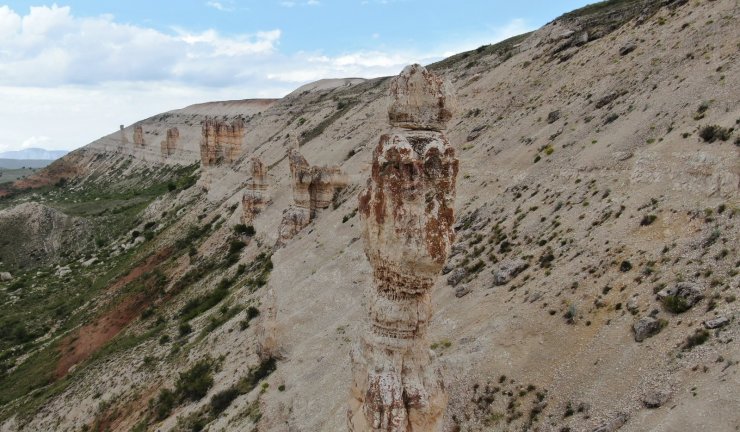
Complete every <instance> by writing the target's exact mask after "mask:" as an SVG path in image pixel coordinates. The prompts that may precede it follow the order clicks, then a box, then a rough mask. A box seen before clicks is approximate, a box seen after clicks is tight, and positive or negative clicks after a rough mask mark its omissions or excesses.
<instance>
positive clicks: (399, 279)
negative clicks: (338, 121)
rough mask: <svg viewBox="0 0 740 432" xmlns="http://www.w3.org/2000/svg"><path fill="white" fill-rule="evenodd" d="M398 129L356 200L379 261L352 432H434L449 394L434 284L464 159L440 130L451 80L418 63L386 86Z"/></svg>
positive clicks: (374, 260) (372, 256) (356, 369)
mask: <svg viewBox="0 0 740 432" xmlns="http://www.w3.org/2000/svg"><path fill="white" fill-rule="evenodd" d="M390 95H391V104H390V106H389V108H388V117H389V120H390V123H391V125H392V126H393V130H392V132H391V133H390V134H386V135H383V136H381V137H380V141H379V143H378V145H377V147H376V148H375V151H374V152H373V161H372V169H371V177H370V179H369V180H368V182H367V188H366V189H365V191H363V193H361V195H360V198H359V201H360V203H359V210H360V216H361V218H362V221H363V228H362V237H363V240H364V243H365V254H366V255H367V257H368V260H369V261H370V265H371V266H372V268H373V284H372V286H371V287H370V288H369V290H368V292H367V294H366V295H367V314H368V323H367V329H366V331H365V335H364V337H363V338H362V339H361V341H360V342H359V343H358V344H357V346H356V347H355V348H354V349H353V352H352V374H353V383H352V388H351V392H350V401H349V410H348V425H349V430H350V431H352V432H370V431H372V432H430V431H438V430H440V429H441V427H442V418H443V415H444V412H445V408H446V405H447V395H446V393H445V389H444V384H443V382H442V378H441V374H440V372H439V371H438V369H436V368H435V367H434V365H433V364H432V356H431V353H430V351H429V348H428V347H429V343H428V341H427V340H426V333H427V326H428V324H429V321H430V318H431V316H432V302H431V289H432V286H433V284H434V281H435V279H436V278H437V276H438V274H439V273H440V270H441V269H442V266H443V265H444V262H445V260H446V259H447V255H448V254H449V250H450V247H451V244H452V242H453V241H454V237H455V233H454V229H453V225H454V220H455V216H454V210H453V204H454V199H455V180H456V178H457V171H458V160H457V159H456V158H455V150H454V149H453V148H452V146H450V144H449V142H448V141H447V138H446V137H445V135H444V133H443V132H442V131H443V130H444V128H445V126H446V124H447V122H448V121H449V120H450V118H451V117H452V112H453V110H454V108H455V102H454V99H453V96H452V92H451V86H450V84H449V83H447V82H446V81H443V80H442V79H440V78H439V77H437V76H435V75H434V74H432V73H430V72H428V71H427V70H426V69H424V68H423V67H422V66H419V65H413V66H409V67H407V68H406V69H404V70H403V71H402V72H401V74H400V75H399V76H398V77H396V78H394V79H393V81H392V83H391V86H390Z"/></svg>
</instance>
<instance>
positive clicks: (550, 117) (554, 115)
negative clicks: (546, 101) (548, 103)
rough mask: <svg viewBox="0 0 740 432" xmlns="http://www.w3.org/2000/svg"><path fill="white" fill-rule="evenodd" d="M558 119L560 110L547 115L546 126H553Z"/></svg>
mask: <svg viewBox="0 0 740 432" xmlns="http://www.w3.org/2000/svg"><path fill="white" fill-rule="evenodd" d="M558 119H560V110H555V111H551V112H550V114H548V115H547V124H553V123H555V122H556V121H558Z"/></svg>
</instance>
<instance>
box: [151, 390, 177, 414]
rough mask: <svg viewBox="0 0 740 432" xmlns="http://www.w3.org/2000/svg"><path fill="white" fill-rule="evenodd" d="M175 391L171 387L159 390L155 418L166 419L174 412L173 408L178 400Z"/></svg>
mask: <svg viewBox="0 0 740 432" xmlns="http://www.w3.org/2000/svg"><path fill="white" fill-rule="evenodd" d="M176 399H177V398H176V397H175V393H174V392H173V391H172V390H170V389H162V390H161V391H160V392H159V396H157V400H156V402H155V409H154V413H155V418H156V419H157V420H164V419H166V418H167V417H168V416H169V415H170V413H171V412H172V409H173V408H174V407H175V402H176Z"/></svg>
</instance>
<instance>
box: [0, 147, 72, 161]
mask: <svg viewBox="0 0 740 432" xmlns="http://www.w3.org/2000/svg"><path fill="white" fill-rule="evenodd" d="M67 153H69V152H68V151H67V150H46V149H42V148H28V149H24V150H15V151H7V152H0V158H2V159H37V160H39V159H40V160H55V159H59V158H60V157H62V156H64V155H66V154H67Z"/></svg>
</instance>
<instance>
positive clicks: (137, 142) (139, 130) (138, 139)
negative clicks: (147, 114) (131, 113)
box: [134, 125, 146, 147]
mask: <svg viewBox="0 0 740 432" xmlns="http://www.w3.org/2000/svg"><path fill="white" fill-rule="evenodd" d="M134 146H136V147H144V146H146V142H144V128H143V127H141V125H136V126H134Z"/></svg>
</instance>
